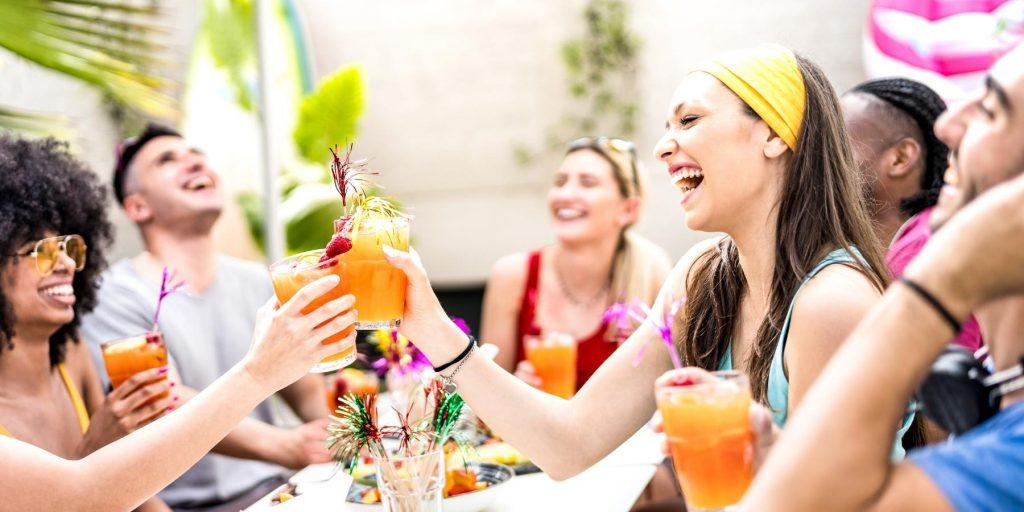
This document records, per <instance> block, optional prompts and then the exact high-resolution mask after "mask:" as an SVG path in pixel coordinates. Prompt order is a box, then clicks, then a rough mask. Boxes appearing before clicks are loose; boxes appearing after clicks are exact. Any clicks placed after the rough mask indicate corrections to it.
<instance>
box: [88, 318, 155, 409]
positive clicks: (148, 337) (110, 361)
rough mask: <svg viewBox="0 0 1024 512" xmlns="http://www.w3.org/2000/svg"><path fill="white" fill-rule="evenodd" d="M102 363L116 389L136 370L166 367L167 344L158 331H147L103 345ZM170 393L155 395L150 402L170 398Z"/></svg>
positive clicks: (136, 371)
mask: <svg viewBox="0 0 1024 512" xmlns="http://www.w3.org/2000/svg"><path fill="white" fill-rule="evenodd" d="M100 349H101V351H102V353H103V364H104V365H105V366H106V367H107V376H108V377H110V384H111V386H113V387H114V388H117V387H118V386H120V385H121V384H122V383H124V381H126V380H128V379H130V378H131V377H132V376H133V375H135V374H137V373H141V372H144V371H146V370H150V369H153V368H160V367H162V366H167V346H166V345H164V337H163V336H162V335H161V334H160V333H159V332H147V333H145V334H140V335H138V336H131V337H128V338H123V339H119V340H115V341H108V342H106V343H102V344H100ZM168 393H169V392H164V393H161V394H160V395H158V396H156V397H153V398H151V399H150V400H149V402H155V401H157V400H160V399H162V398H167V396H168Z"/></svg>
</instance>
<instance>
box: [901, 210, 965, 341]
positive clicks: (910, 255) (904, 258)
mask: <svg viewBox="0 0 1024 512" xmlns="http://www.w3.org/2000/svg"><path fill="white" fill-rule="evenodd" d="M931 215H932V208H928V209H926V210H924V211H922V212H921V213H919V214H917V215H914V216H913V217H911V218H910V220H908V221H907V222H906V224H904V225H903V227H902V228H900V230H899V232H897V233H896V238H895V239H893V241H892V244H891V245H890V246H889V252H888V253H886V255H885V263H886V264H887V265H889V271H890V272H892V277H893V279H897V278H899V277H900V276H901V275H903V270H904V269H906V268H907V265H908V264H910V261H911V260H913V259H914V257H915V256H917V253H919V252H921V249H923V248H924V244H925V243H926V242H928V239H929V238H930V237H931V236H932V230H931V228H929V227H928V219H929V218H930V217H931ZM953 343H956V344H957V345H960V346H961V347H964V348H966V349H968V350H970V351H972V352H973V351H976V350H978V349H979V348H981V345H982V343H983V340H982V339H981V328H980V327H979V326H978V321H977V320H976V319H975V318H974V316H973V315H971V316H969V317H967V320H965V321H964V324H963V327H962V328H961V329H960V334H958V335H957V337H956V339H955V340H953Z"/></svg>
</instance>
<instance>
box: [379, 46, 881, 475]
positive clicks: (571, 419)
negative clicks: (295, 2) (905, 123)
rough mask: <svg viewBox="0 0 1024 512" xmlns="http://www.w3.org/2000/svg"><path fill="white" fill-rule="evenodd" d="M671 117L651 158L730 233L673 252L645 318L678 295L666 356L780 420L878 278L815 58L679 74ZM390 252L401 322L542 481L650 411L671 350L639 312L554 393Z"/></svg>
mask: <svg viewBox="0 0 1024 512" xmlns="http://www.w3.org/2000/svg"><path fill="white" fill-rule="evenodd" d="M667 117H668V121H667V123H666V132H665V135H664V136H663V137H662V139H661V141H659V142H658V144H657V147H656V148H655V155H656V156H657V158H658V159H659V160H660V161H662V162H664V163H665V167H666V171H667V174H668V175H669V177H670V179H671V180H672V182H673V183H675V184H676V185H677V186H678V187H679V189H680V192H681V193H682V201H681V202H682V207H683V210H684V211H685V215H686V223H687V225H688V226H689V227H690V228H692V229H696V230H700V231H708V232H724V233H725V234H726V235H725V236H723V237H720V238H718V239H715V240H710V241H708V242H707V243H703V244H699V245H698V246H696V247H694V248H693V249H691V250H690V251H689V252H688V253H687V254H686V255H685V256H684V257H683V258H682V259H681V260H680V262H679V263H678V264H677V265H676V267H675V268H674V269H673V271H672V273H671V274H670V276H669V279H668V281H667V282H666V283H665V285H664V286H663V287H662V291H661V292H660V295H659V298H658V301H657V303H656V305H655V312H656V316H657V315H660V314H661V312H664V311H671V310H672V309H674V308H672V309H670V308H671V305H672V304H673V303H675V302H676V301H677V299H680V298H682V297H686V302H685V304H684V305H683V306H682V307H680V308H678V312H677V313H676V315H675V317H674V321H672V322H670V323H671V324H673V333H674V338H675V347H674V350H675V351H676V352H677V354H675V355H677V356H678V357H679V359H681V360H682V362H683V364H684V365H690V366H698V367H701V368H704V369H707V370H717V369H720V368H735V369H737V370H741V371H743V372H744V373H746V374H748V375H749V376H750V380H751V387H752V390H753V394H754V397H755V399H756V400H757V401H759V402H760V403H762V404H764V405H765V406H767V408H768V409H769V410H770V411H771V418H772V419H774V420H775V423H776V425H778V426H782V425H783V424H784V423H785V421H786V419H787V417H788V415H789V414H790V413H792V412H793V410H794V409H796V408H797V407H798V406H799V403H800V400H801V398H802V397H803V396H804V394H805V393H806V391H807V389H808V388H809V387H810V385H811V383H812V382H813V381H814V379H815V378H816V377H817V375H818V373H819V372H820V371H821V370H822V368H823V367H824V365H825V363H826V362H827V361H828V359H829V357H831V355H832V354H833V353H834V352H835V350H836V349H837V348H838V347H839V345H840V344H841V343H842V341H843V340H844V339H845V338H846V336H847V335H848V334H849V333H850V332H851V331H852V330H853V327H854V326H855V325H856V324H857V323H858V322H859V321H860V319H861V318H862V317H863V316H864V314H865V313H866V312H867V311H868V309H869V308H871V307H872V306H873V305H874V304H875V302H876V301H877V300H878V298H879V297H880V293H881V290H882V288H884V286H885V284H886V281H887V277H886V273H885V270H884V269H885V266H884V263H883V261H882V257H881V248H880V245H879V243H878V241H877V240H876V239H875V238H874V235H873V232H872V230H871V226H870V222H869V220H868V216H867V214H866V212H865V208H864V206H863V205H862V204H861V195H860V187H859V183H858V182H857V173H856V172H855V169H854V164H853V159H852V156H851V151H850V144H849V141H848V140H847V135H846V132H845V131H844V127H843V126H844V125H843V119H842V115H841V113H840V109H839V101H838V98H837V97H836V93H835V91H834V90H833V88H832V87H831V85H830V84H829V83H828V80H827V79H826V78H825V76H824V74H823V73H822V71H821V70H820V69H819V68H818V67H817V66H816V65H814V64H813V63H811V62H810V61H808V60H806V59H804V58H802V57H799V56H796V55H794V54H793V52H791V51H790V50H788V49H786V48H784V47H781V46H777V45H765V46H759V47H756V48H752V49H748V50H742V51H739V52H734V53H730V54H726V55H723V56H721V57H719V58H717V59H714V60H712V61H711V62H710V63H708V64H705V65H703V66H701V67H699V68H698V69H697V70H695V71H694V72H692V73H690V74H688V75H687V76H686V77H685V78H684V79H683V80H682V82H681V83H680V84H679V86H678V88H677V89H676V92H675V94H674V95H673V98H672V101H671V103H670V104H669V109H668V116H667ZM390 259H391V261H392V263H393V264H394V265H396V266H398V267H400V268H402V269H403V270H405V272H406V273H407V274H408V276H409V290H408V301H407V310H406V313H405V319H404V322H403V324H402V330H403V332H405V333H406V334H407V335H408V336H409V337H410V338H411V339H416V340H421V341H420V342H418V345H419V347H420V348H421V349H422V350H423V351H424V352H425V353H426V354H427V356H428V357H429V358H430V360H431V361H434V362H435V363H442V364H443V366H444V369H443V370H442V371H441V372H440V373H441V375H442V376H443V377H445V378H449V379H451V380H452V381H454V383H455V384H456V385H457V386H458V389H459V393H460V394H461V395H462V396H463V397H464V398H465V399H466V401H467V402H468V403H469V405H470V406H472V408H473V410H474V412H475V413H477V414H478V415H479V416H480V417H481V418H482V419H483V420H484V421H486V422H487V423H488V425H490V426H491V427H492V428H493V429H494V430H495V431H496V432H497V433H498V434H500V435H501V436H502V437H504V438H505V439H506V440H507V441H508V442H509V443H511V444H512V445H514V446H516V447H517V448H518V449H520V450H521V451H523V452H524V453H525V454H526V455H527V456H529V457H530V458H531V459H532V460H533V461H534V462H535V463H537V465H538V466H540V467H541V468H543V469H544V470H545V471H547V472H548V474H549V475H551V476H552V477H554V478H567V477H569V476H572V475H574V474H576V473H578V472H580V471H582V470H584V469H586V468H587V467H589V466H590V465H592V464H594V463H595V462H597V461H598V460H600V459H601V458H602V457H604V456H605V455H607V454H608V453H609V452H611V451H612V450H613V449H614V448H615V447H617V446H619V445H620V444H622V443H623V442H624V441H625V440H626V439H627V438H629V437H630V436H631V435H632V434H633V433H634V432H636V431H637V430H638V429H639V428H641V427H642V426H643V425H644V423H645V422H647V421H648V420H649V419H650V418H651V416H652V415H653V414H654V412H655V409H656V404H655V394H654V391H655V389H654V388H655V381H656V380H657V379H658V377H659V376H661V375H662V374H665V373H666V372H668V371H670V370H671V369H672V362H671V361H672V359H673V357H672V355H671V354H670V353H669V351H668V350H669V349H668V348H667V346H666V345H665V344H662V343H658V342H657V340H659V339H660V337H659V334H658V333H657V332H656V328H655V327H654V326H652V325H651V323H650V322H647V323H645V324H644V325H642V326H641V327H640V328H639V329H637V331H636V332H635V333H634V334H633V335H632V336H631V337H630V338H629V339H628V340H627V341H626V342H625V343H624V344H623V345H622V346H621V347H620V348H619V350H618V351H617V352H616V353H615V354H613V355H612V356H611V357H610V358H609V359H608V360H607V361H606V362H605V364H604V365H603V366H602V367H601V368H599V369H598V371H597V372H596V373H595V374H594V376H593V377H592V378H591V379H590V381H588V382H587V384H586V385H585V386H583V388H582V389H581V390H580V391H579V392H578V393H577V394H576V395H575V396H574V397H573V398H572V399H571V400H563V399H560V398H558V397H554V396H551V395H546V394H544V393H540V392H538V391H536V390H534V389H532V388H530V387H529V386H527V385H526V384H525V383H523V382H521V381H519V380H518V379H516V378H514V377H513V376H512V375H510V374H508V373H507V372H505V371H504V370H502V369H501V368H500V367H499V366H498V365H496V364H495V363H493V362H492V361H490V360H489V359H487V358H486V357H483V356H481V355H480V354H478V353H477V351H475V350H473V349H472V347H473V345H472V340H470V341H469V342H467V339H466V336H465V335H464V334H462V332H461V331H460V330H459V329H458V328H457V327H455V326H454V325H453V324H452V323H451V322H450V321H449V320H448V317H447V316H446V315H445V314H444V312H443V311H442V309H441V307H440V305H439V303H438V302H437V299H436V298H435V297H434V295H433V293H432V292H431V290H430V286H429V282H428V280H427V277H426V273H425V272H424V270H423V267H422V266H421V264H420V262H419V261H418V259H417V258H416V257H415V255H411V254H405V253H399V252H392V253H391V256H390ZM483 341H486V340H483ZM760 411H762V412H764V409H761V410H760ZM753 419H754V420H759V421H755V428H757V429H758V432H759V433H760V432H763V431H765V429H766V428H767V429H770V428H771V427H770V425H771V422H770V421H768V418H767V415H766V414H762V417H755V418H753ZM894 433H895V426H894ZM894 437H895V436H894ZM894 444H898V443H894ZM894 450H897V447H896V446H894Z"/></svg>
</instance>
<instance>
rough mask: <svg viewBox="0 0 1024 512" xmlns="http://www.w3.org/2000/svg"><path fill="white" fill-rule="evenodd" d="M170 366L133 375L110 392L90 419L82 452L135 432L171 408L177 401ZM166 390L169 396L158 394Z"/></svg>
mask: <svg viewBox="0 0 1024 512" xmlns="http://www.w3.org/2000/svg"><path fill="white" fill-rule="evenodd" d="M175 386H176V384H175V383H174V381H172V380H171V379H169V378H168V368H167V367H166V366H163V367H160V368H152V369H149V370H146V371H144V372H139V373H136V374H135V375H133V376H132V377H131V378H129V379H128V380H126V381H124V382H122V383H121V385H120V386H118V387H117V389H115V390H113V391H111V392H110V394H109V395H107V397H106V399H105V400H104V401H103V404H102V405H101V406H100V408H99V409H97V410H96V411H94V412H93V413H92V417H91V418H90V419H89V430H88V431H87V432H86V433H85V437H84V439H83V440H82V445H81V449H80V455H81V456H83V457H84V456H86V455H88V454H90V453H92V452H94V451H96V450H98V449H100V448H102V447H103V446H106V445H107V444H109V443H111V442H113V441H116V440H118V439H120V438H121V437H123V436H124V435H126V434H128V433H130V432H134V431H135V430H138V429H139V428H142V427H143V426H145V425H147V424H148V423H150V422H151V421H153V420H155V419H157V418H159V417H160V416H163V415H164V414H165V413H166V412H168V411H170V410H172V409H173V408H174V406H175V404H177V402H178V395H177V393H173V392H172V391H173V388H174V387H175ZM163 393H167V396H166V397H163V398H157V397H158V396H160V395H161V394H163Z"/></svg>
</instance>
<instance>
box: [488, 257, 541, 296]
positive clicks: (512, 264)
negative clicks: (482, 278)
mask: <svg viewBox="0 0 1024 512" xmlns="http://www.w3.org/2000/svg"><path fill="white" fill-rule="evenodd" d="M529 258H530V253H528V252H517V253H513V254H509V255H506V256H502V257H501V258H499V259H498V261H496V262H495V263H494V266H493V267H491V276H490V277H489V278H488V279H487V288H495V289H498V290H501V291H506V292H507V291H512V290H518V289H521V288H522V287H523V286H525V285H526V272H527V265H528V263H529Z"/></svg>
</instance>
